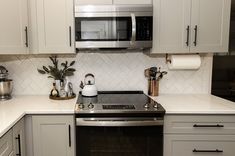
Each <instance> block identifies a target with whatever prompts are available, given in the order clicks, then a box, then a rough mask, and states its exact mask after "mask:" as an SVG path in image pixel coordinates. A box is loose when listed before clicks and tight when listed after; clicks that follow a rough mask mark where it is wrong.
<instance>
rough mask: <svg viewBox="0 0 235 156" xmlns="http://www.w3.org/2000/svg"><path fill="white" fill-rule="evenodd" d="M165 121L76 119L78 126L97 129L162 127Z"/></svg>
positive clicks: (152, 119)
mask: <svg viewBox="0 0 235 156" xmlns="http://www.w3.org/2000/svg"><path fill="white" fill-rule="evenodd" d="M163 122H164V121H163V119H157V118H148V119H146V118H145V119H138V118H131V119H120V118H119V119H118V118H76V126H96V127H134V126H162V125H163Z"/></svg>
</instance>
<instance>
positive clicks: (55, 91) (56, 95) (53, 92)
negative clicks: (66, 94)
mask: <svg viewBox="0 0 235 156" xmlns="http://www.w3.org/2000/svg"><path fill="white" fill-rule="evenodd" d="M50 95H51V96H53V97H58V96H59V91H58V90H57V89H56V84H55V83H53V89H52V90H51V94H50Z"/></svg>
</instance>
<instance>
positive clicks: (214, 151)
mask: <svg viewBox="0 0 235 156" xmlns="http://www.w3.org/2000/svg"><path fill="white" fill-rule="evenodd" d="M193 152H194V153H223V152H224V151H223V150H218V149H215V150H197V149H194V150H193Z"/></svg>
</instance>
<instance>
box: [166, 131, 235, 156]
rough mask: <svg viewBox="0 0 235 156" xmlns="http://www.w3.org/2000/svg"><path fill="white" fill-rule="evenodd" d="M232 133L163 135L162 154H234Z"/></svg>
mask: <svg viewBox="0 0 235 156" xmlns="http://www.w3.org/2000/svg"><path fill="white" fill-rule="evenodd" d="M234 147H235V136H234V135H216V136H215V135H193V136H192V135H189V136H188V135H165V136H164V156H217V155H218V156H234V153H235V149H234Z"/></svg>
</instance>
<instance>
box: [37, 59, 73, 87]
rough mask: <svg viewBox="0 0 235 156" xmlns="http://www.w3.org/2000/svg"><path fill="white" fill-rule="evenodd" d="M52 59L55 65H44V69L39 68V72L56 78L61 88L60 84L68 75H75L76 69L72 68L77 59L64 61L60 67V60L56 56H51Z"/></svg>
mask: <svg viewBox="0 0 235 156" xmlns="http://www.w3.org/2000/svg"><path fill="white" fill-rule="evenodd" d="M49 58H50V60H51V61H52V64H53V65H49V66H48V67H46V66H42V69H38V72H39V73H40V74H44V75H45V74H47V75H48V78H52V79H54V80H55V83H56V86H57V87H58V88H59V86H58V85H60V82H61V81H64V79H65V78H66V77H68V76H73V75H74V72H75V71H76V69H74V68H72V66H73V65H74V64H75V61H72V62H70V63H69V62H68V61H65V62H62V63H61V64H60V67H61V68H60V67H59V61H58V59H57V57H56V56H54V57H49Z"/></svg>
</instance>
